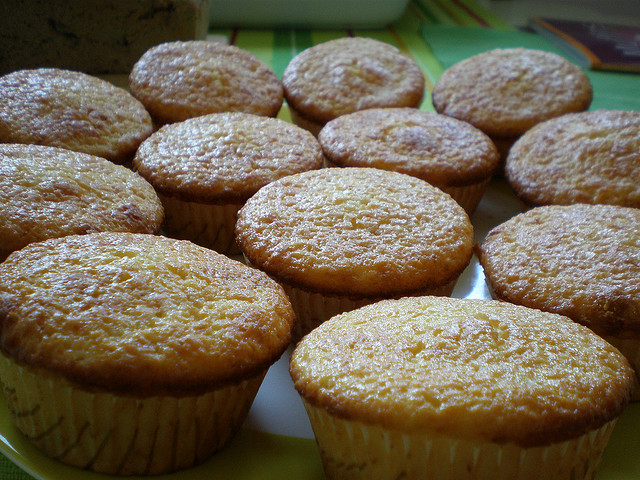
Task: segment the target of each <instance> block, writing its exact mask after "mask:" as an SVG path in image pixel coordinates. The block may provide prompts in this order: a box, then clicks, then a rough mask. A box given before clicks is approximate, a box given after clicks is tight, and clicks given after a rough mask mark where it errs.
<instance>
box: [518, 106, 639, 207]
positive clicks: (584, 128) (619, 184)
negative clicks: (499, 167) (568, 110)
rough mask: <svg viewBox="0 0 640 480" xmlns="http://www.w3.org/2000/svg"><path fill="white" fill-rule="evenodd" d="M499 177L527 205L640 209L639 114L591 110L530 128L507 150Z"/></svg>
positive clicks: (567, 115) (622, 111)
mask: <svg viewBox="0 0 640 480" xmlns="http://www.w3.org/2000/svg"><path fill="white" fill-rule="evenodd" d="M505 175H506V177H507V179H508V181H509V183H510V184H511V186H512V187H513V189H514V191H515V193H516V194H517V195H518V197H520V198H521V199H522V201H523V202H525V203H526V204H528V205H530V206H536V205H549V204H565V205H566V204H571V203H608V204H613V205H622V206H626V207H636V208H637V207H640V112H636V111H624V110H594V111H589V112H581V113H572V114H566V115H562V116H560V117H557V118H553V119H550V120H547V121H546V122H543V123H541V124H539V125H536V126H535V127H534V128H532V129H531V130H529V131H528V132H526V133H525V134H524V135H523V136H522V137H521V138H520V140H518V141H517V142H516V143H515V144H514V145H513V147H511V150H510V152H509V156H508V157H507V161H506V164H505Z"/></svg>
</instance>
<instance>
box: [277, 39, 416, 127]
mask: <svg viewBox="0 0 640 480" xmlns="http://www.w3.org/2000/svg"><path fill="white" fill-rule="evenodd" d="M282 82H283V85H284V92H285V98H286V99H287V102H288V103H289V105H290V106H291V107H292V108H294V109H295V110H296V111H298V112H299V113H300V115H302V116H303V117H304V118H306V119H308V120H311V121H313V122H317V123H325V122H327V121H329V120H331V119H333V118H336V117H338V116H340V115H344V114H345V113H351V112H353V111H356V110H362V109H364V108H372V107H417V106H419V105H420V102H421V100H422V96H423V93H424V76H423V74H422V71H421V70H420V67H419V66H418V65H417V64H416V63H415V62H414V61H413V59H411V58H410V57H409V56H407V55H405V54H404V53H402V52H401V51H400V50H399V49H397V48H396V47H394V46H393V45H390V44H388V43H384V42H380V41H378V40H374V39H372V38H365V37H345V38H339V39H337V40H330V41H328V42H324V43H320V44H317V45H315V46H313V47H310V48H308V49H306V50H303V51H302V52H300V53H299V54H298V55H296V56H295V57H294V58H293V60H292V61H291V62H290V63H289V65H287V68H286V69H285V71H284V73H283V76H282Z"/></svg>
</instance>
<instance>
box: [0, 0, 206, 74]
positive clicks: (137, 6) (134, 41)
mask: <svg viewBox="0 0 640 480" xmlns="http://www.w3.org/2000/svg"><path fill="white" fill-rule="evenodd" d="M209 4H210V1H209V0H136V1H135V2H131V1H130V0H85V1H83V2H69V1H67V0H3V1H2V2H1V3H0V44H1V45H2V46H3V48H2V49H1V50H0V74H4V73H9V72H11V71H13V70H20V69H24V68H38V67H45V66H46V67H57V68H64V69H69V70H79V71H82V72H85V73H90V74H129V72H130V71H131V67H132V66H133V64H134V63H135V61H136V60H138V58H140V55H142V54H143V53H144V52H145V51H146V50H147V49H148V48H150V47H152V46H153V45H157V44H158V43H162V42H168V41H172V40H192V39H195V38H204V37H205V36H206V34H207V31H208V26H209Z"/></svg>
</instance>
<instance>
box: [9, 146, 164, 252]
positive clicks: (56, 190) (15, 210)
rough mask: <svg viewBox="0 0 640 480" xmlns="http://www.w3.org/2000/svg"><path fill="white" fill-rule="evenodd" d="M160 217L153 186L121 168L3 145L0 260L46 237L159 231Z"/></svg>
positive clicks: (75, 155)
mask: <svg viewBox="0 0 640 480" xmlns="http://www.w3.org/2000/svg"><path fill="white" fill-rule="evenodd" d="M162 219H163V209H162V204H161V203H160V199H159V198H158V195H157V194H156V192H155V191H154V189H153V187H152V186H151V185H150V184H149V183H148V182H146V181H145V180H144V179H143V178H142V177H141V176H140V175H137V174H135V173H134V172H132V171H131V170H129V169H127V168H125V167H123V166H121V165H116V164H114V163H113V162H110V161H109V160H106V159H104V158H100V157H96V156H93V155H89V154H86V153H80V152H73V151H71V150H65V149H62V148H57V147H47V146H41V145H22V144H0V258H4V256H6V255H8V254H9V252H11V251H13V250H17V249H19V248H22V247H23V246H25V245H27V244H29V243H31V242H36V241H40V240H44V239H46V238H53V237H62V236H65V235H71V234H84V233H92V232H100V231H122V232H135V233H156V232H158V230H160V226H161V225H162ZM3 253H4V255H3Z"/></svg>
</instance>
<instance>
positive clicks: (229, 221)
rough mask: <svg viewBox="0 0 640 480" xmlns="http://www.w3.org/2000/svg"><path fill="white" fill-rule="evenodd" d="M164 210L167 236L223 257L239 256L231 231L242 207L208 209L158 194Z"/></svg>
mask: <svg viewBox="0 0 640 480" xmlns="http://www.w3.org/2000/svg"><path fill="white" fill-rule="evenodd" d="M159 196H160V199H161V200H162V205H163V206H164V212H165V220H164V227H163V228H164V231H165V233H166V234H167V235H170V236H172V237H176V238H180V239H183V240H191V241H192V242H193V243H196V244H198V245H200V246H202V247H206V248H210V249H212V250H215V251H216V252H218V253H222V254H225V255H238V254H240V249H239V248H238V246H237V245H236V242H235V236H234V228H235V225H236V217H237V214H238V210H239V209H240V208H241V207H242V204H227V205H210V204H205V203H197V202H187V201H183V200H180V199H178V198H175V197H169V196H166V195H162V194H160V195H159Z"/></svg>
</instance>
